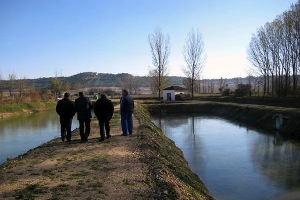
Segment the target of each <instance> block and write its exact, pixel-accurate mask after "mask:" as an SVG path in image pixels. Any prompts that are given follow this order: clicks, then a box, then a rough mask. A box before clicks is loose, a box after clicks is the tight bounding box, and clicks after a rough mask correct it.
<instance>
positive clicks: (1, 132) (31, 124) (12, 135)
mask: <svg viewBox="0 0 300 200" xmlns="http://www.w3.org/2000/svg"><path fill="white" fill-rule="evenodd" d="M77 127H78V121H77V120H76V116H75V117H74V119H73V124H72V129H75V128H77ZM57 137H60V124H59V118H58V115H57V114H56V112H55V111H51V112H39V113H33V114H28V115H21V116H17V117H13V118H9V119H1V120H0V164H2V163H4V162H5V161H6V159H7V158H14V157H17V156H18V155H20V154H23V153H26V152H27V151H28V150H29V149H32V148H35V147H37V146H39V145H41V144H43V143H45V142H48V141H50V140H52V139H54V138H57Z"/></svg>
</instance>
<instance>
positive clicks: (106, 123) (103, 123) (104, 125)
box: [99, 120, 110, 140]
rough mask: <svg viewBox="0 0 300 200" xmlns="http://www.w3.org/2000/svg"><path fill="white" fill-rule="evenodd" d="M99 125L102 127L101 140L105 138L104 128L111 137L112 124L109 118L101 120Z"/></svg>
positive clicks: (107, 135) (107, 136) (108, 136)
mask: <svg viewBox="0 0 300 200" xmlns="http://www.w3.org/2000/svg"><path fill="white" fill-rule="evenodd" d="M99 127H100V140H104V137H105V135H104V128H105V132H106V138H107V139H108V138H110V125H109V120H99Z"/></svg>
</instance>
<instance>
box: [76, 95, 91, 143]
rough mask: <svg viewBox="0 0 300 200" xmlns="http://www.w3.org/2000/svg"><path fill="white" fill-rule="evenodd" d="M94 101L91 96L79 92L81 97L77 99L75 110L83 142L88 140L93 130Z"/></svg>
mask: <svg viewBox="0 0 300 200" xmlns="http://www.w3.org/2000/svg"><path fill="white" fill-rule="evenodd" d="M92 108H93V106H92V103H91V102H90V100H89V98H87V97H85V96H84V95H83V92H79V97H78V98H77V99H76V100H75V111H76V112H77V120H78V121H79V133H80V138H81V142H86V141H87V140H88V137H89V135H90V132H91V118H92V114H91V111H92Z"/></svg>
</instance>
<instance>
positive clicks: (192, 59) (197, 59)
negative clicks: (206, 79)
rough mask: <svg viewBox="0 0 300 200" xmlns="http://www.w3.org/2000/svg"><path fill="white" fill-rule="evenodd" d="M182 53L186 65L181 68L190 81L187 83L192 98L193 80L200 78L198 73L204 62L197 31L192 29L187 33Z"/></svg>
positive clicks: (200, 38) (202, 45)
mask: <svg viewBox="0 0 300 200" xmlns="http://www.w3.org/2000/svg"><path fill="white" fill-rule="evenodd" d="M183 54H184V59H185V62H186V66H185V67H184V68H183V69H182V70H183V72H184V74H185V75H186V77H187V80H188V81H190V84H188V85H190V88H191V93H192V99H193V98H194V89H195V82H196V80H198V79H199V78H200V73H201V71H202V69H203V67H204V64H205V55H204V43H203V40H202V36H201V34H200V33H199V32H195V31H194V30H192V31H191V32H190V33H189V34H188V38H187V40H186V43H185V46H184V52H183Z"/></svg>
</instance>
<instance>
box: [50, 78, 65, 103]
mask: <svg viewBox="0 0 300 200" xmlns="http://www.w3.org/2000/svg"><path fill="white" fill-rule="evenodd" d="M62 86H63V84H62V81H61V80H60V79H59V78H58V77H57V76H55V78H53V79H52V80H51V86H50V87H51V91H52V93H53V94H54V96H55V98H57V97H58V95H60V93H61V91H62Z"/></svg>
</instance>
